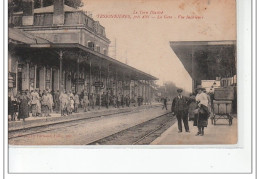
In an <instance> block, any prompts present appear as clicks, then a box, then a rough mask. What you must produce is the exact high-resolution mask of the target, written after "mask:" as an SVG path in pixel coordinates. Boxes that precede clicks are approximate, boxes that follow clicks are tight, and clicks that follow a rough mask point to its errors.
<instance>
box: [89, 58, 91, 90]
mask: <svg viewBox="0 0 260 179" xmlns="http://www.w3.org/2000/svg"><path fill="white" fill-rule="evenodd" d="M91 87H92V74H91V60H90V61H89V94H90V93H91Z"/></svg>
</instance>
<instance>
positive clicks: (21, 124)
mask: <svg viewBox="0 0 260 179" xmlns="http://www.w3.org/2000/svg"><path fill="white" fill-rule="evenodd" d="M161 106H162V104H161V103H152V104H149V105H141V106H130V107H123V108H122V107H120V108H114V107H112V106H111V107H109V108H106V107H100V108H99V107H98V106H96V107H95V108H94V109H90V111H87V112H84V110H83V109H82V108H79V110H78V113H72V114H71V115H68V116H61V114H60V113H57V112H52V113H50V116H49V117H32V116H30V117H28V118H26V119H25V121H23V120H20V121H17V120H16V121H8V131H14V130H20V129H29V128H32V127H37V126H43V125H50V124H55V123H62V122H68V121H73V120H80V119H86V118H95V117H101V116H109V115H115V114H120V113H127V112H134V111H138V110H144V109H148V108H153V107H161ZM30 115H31V114H30Z"/></svg>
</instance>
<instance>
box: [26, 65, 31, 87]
mask: <svg viewBox="0 0 260 179" xmlns="http://www.w3.org/2000/svg"><path fill="white" fill-rule="evenodd" d="M26 82H27V85H26V86H27V89H28V90H30V64H29V62H28V61H27V62H26Z"/></svg>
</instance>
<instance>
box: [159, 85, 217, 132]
mask: <svg viewBox="0 0 260 179" xmlns="http://www.w3.org/2000/svg"><path fill="white" fill-rule="evenodd" d="M195 91H196V92H195V93H192V94H190V96H189V97H186V96H183V95H182V92H183V90H182V89H178V90H177V93H178V95H177V96H176V97H175V98H174V99H173V101H172V106H171V111H172V113H173V115H176V118H177V121H178V132H179V133H181V132H182V123H183V125H184V128H185V131H186V132H190V130H189V123H188V121H193V126H197V128H198V132H197V133H196V136H203V135H204V128H205V127H207V125H208V118H210V117H212V116H211V115H212V102H213V93H207V92H206V89H205V88H202V87H201V86H198V88H197V89H196V90H195ZM162 103H163V107H162V109H164V108H165V109H166V110H167V97H164V98H162Z"/></svg>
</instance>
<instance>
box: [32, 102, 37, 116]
mask: <svg viewBox="0 0 260 179" xmlns="http://www.w3.org/2000/svg"><path fill="white" fill-rule="evenodd" d="M36 114H37V104H32V116H34V117H35V116H36Z"/></svg>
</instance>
